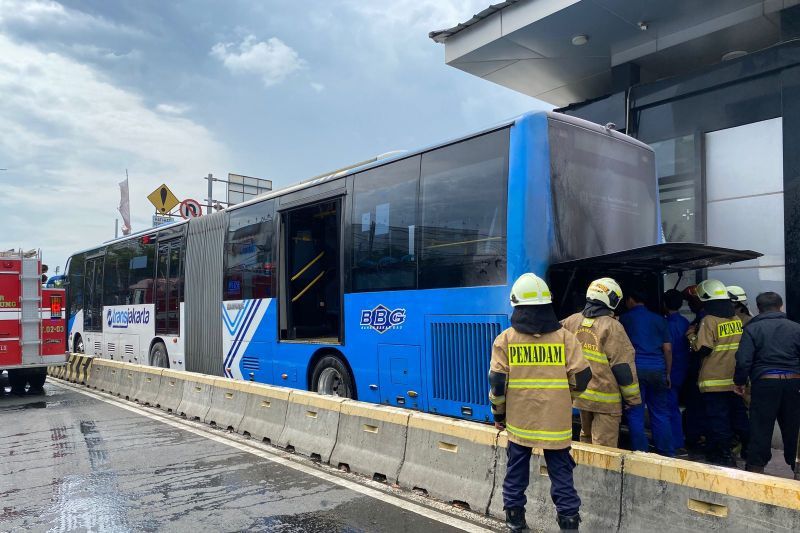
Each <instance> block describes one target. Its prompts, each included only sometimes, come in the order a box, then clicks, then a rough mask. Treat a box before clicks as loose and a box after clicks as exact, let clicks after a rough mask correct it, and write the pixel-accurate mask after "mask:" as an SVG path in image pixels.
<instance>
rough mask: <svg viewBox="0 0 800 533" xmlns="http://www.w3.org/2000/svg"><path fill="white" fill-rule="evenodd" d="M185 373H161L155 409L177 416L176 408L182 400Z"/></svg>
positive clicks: (166, 370)
mask: <svg viewBox="0 0 800 533" xmlns="http://www.w3.org/2000/svg"><path fill="white" fill-rule="evenodd" d="M187 375H188V374H187V373H186V372H179V371H177V370H169V369H164V370H163V372H161V384H160V386H159V389H158V396H157V397H156V403H155V405H156V407H159V408H160V409H163V410H164V411H167V412H170V413H176V414H179V411H178V408H179V407H180V405H181V401H182V400H183V388H184V386H185V384H186V377H187Z"/></svg>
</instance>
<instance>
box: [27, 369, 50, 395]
mask: <svg viewBox="0 0 800 533" xmlns="http://www.w3.org/2000/svg"><path fill="white" fill-rule="evenodd" d="M45 381H47V368H32V369H31V370H30V371H29V372H28V385H29V386H30V387H29V388H28V393H30V394H42V393H43V392H44V382H45Z"/></svg>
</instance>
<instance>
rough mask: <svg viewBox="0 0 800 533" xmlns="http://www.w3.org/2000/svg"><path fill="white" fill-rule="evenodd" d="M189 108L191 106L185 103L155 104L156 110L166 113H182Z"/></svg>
mask: <svg viewBox="0 0 800 533" xmlns="http://www.w3.org/2000/svg"><path fill="white" fill-rule="evenodd" d="M190 109H191V107H190V106H188V105H185V104H158V105H157V106H156V111H159V112H161V113H166V114H167V115H183V114H184V113H186V112H187V111H189V110H190Z"/></svg>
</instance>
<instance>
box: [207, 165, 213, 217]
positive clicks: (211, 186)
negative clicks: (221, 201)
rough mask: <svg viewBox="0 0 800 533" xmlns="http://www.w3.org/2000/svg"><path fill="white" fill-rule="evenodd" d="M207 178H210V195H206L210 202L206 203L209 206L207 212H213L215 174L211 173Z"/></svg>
mask: <svg viewBox="0 0 800 533" xmlns="http://www.w3.org/2000/svg"><path fill="white" fill-rule="evenodd" d="M205 179H207V180H208V197H206V202H208V203H207V204H206V205H207V206H208V210H207V211H206V213H208V214H211V212H212V211H211V206H212V205H213V203H214V181H215V180H214V175H213V174H209V175H208V176H206V178H205Z"/></svg>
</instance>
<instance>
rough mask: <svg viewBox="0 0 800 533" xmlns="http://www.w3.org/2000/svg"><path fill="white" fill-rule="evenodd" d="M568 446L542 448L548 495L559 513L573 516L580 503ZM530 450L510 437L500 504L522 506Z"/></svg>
mask: <svg viewBox="0 0 800 533" xmlns="http://www.w3.org/2000/svg"><path fill="white" fill-rule="evenodd" d="M569 450H570V449H569V448H564V449H563V450H544V460H545V463H546V464H547V475H548V476H549V477H550V497H551V498H552V499H553V503H554V504H555V506H556V511H557V512H558V514H560V515H564V516H574V515H576V514H578V510H579V509H580V507H581V499H580V498H579V497H578V491H576V490H575V483H574V481H573V478H572V471H573V470H574V469H575V461H574V460H573V459H572V456H571V455H570V454H569ZM531 452H532V449H531V448H528V447H527V446H520V445H519V444H516V443H514V442H511V441H509V443H508V448H507V450H506V457H507V458H508V466H507V469H506V478H505V480H504V481H503V508H504V509H512V508H515V507H525V504H526V503H527V502H528V499H527V497H526V496H525V490H526V489H527V488H528V483H529V481H530V474H531Z"/></svg>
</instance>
